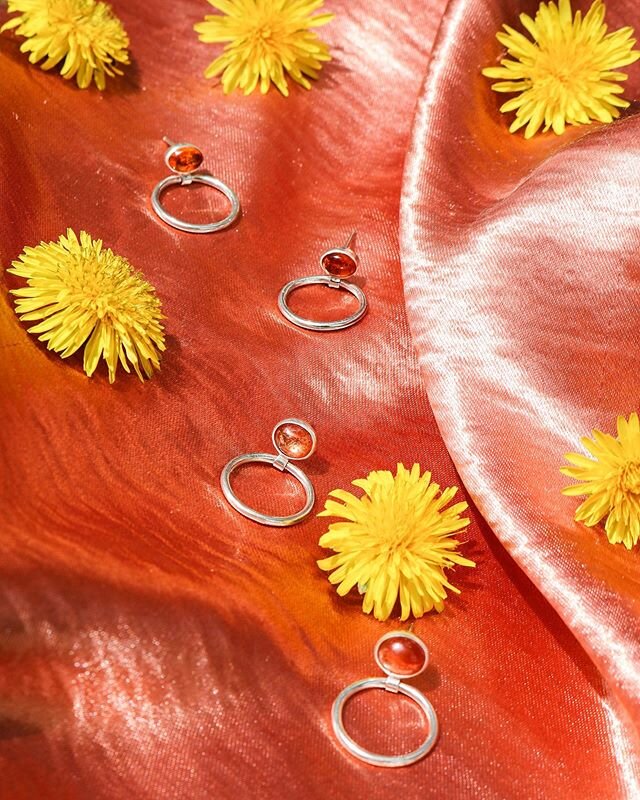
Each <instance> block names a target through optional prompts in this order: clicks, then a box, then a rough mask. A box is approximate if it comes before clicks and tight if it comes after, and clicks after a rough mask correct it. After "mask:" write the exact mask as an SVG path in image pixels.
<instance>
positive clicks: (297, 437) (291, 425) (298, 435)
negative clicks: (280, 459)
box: [273, 422, 313, 458]
mask: <svg viewBox="0 0 640 800" xmlns="http://www.w3.org/2000/svg"><path fill="white" fill-rule="evenodd" d="M273 441H274V442H275V445H276V447H277V448H278V450H279V451H280V452H281V453H284V455H285V456H287V457H288V458H306V457H307V456H308V455H311V452H312V450H313V436H312V435H311V433H310V432H309V431H308V430H306V428H303V427H302V425H298V424H297V423H295V422H285V423H283V424H282V425H278V427H277V428H276V429H275V431H274V432H273Z"/></svg>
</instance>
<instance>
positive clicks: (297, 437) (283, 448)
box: [220, 419, 317, 528]
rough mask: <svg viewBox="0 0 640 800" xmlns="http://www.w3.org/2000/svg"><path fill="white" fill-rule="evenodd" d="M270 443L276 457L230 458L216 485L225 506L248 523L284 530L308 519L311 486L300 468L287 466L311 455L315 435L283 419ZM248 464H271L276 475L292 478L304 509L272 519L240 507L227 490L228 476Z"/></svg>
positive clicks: (305, 426)
mask: <svg viewBox="0 0 640 800" xmlns="http://www.w3.org/2000/svg"><path fill="white" fill-rule="evenodd" d="M271 439H272V441H273V444H274V446H275V448H276V450H277V451H278V452H277V455H272V454H271V453H247V454H246V455H243V456H236V458H232V459H231V461H229V463H228V464H227V465H226V466H225V468H224V469H223V470H222V475H221V476H220V484H221V486H222V493H223V494H224V496H225V498H226V499H227V502H228V503H229V504H230V505H231V506H233V508H235V510H236V511H238V512H240V514H242V515H243V516H245V517H248V519H252V520H253V521H254V522H259V523H260V524H261V525H271V526H273V527H276V528H286V527H288V526H289V525H295V524H296V522H300V521H301V520H303V519H304V518H305V517H308V516H309V514H310V513H311V510H312V509H313V504H314V503H315V501H316V495H315V491H314V489H313V484H312V483H311V481H310V480H309V478H307V476H306V475H305V473H304V472H303V471H302V470H301V469H300V467H298V466H296V465H295V464H291V463H290V462H291V461H303V460H305V459H307V458H309V457H310V456H311V455H313V453H314V452H315V449H316V441H317V440H316V433H315V431H314V430H313V428H312V427H311V425H309V423H308V422H303V421H302V420H300V419H283V420H282V422H279V423H278V424H277V425H276V427H275V428H274V429H273V433H272V434H271ZM252 463H261V464H271V466H273V467H275V468H276V469H278V470H280V472H288V473H289V474H290V475H293V477H294V478H295V479H296V480H297V481H298V483H300V484H301V485H302V488H303V489H304V491H305V495H306V502H305V504H304V507H303V508H302V509H301V510H300V511H297V512H296V513H295V514H291V515H290V516H288V517H273V516H270V515H269V514H262V513H261V512H260V511H256V510H255V509H254V508H251V506H248V505H246V504H245V503H243V502H242V500H240V498H239V497H237V495H236V494H235V493H234V491H233V489H232V488H231V475H232V473H233V472H234V470H236V469H237V468H238V467H240V466H241V465H243V464H252Z"/></svg>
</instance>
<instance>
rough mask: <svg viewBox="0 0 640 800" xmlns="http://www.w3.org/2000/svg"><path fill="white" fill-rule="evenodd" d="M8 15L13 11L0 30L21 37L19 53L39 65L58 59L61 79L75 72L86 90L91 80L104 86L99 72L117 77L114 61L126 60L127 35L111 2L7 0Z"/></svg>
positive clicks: (52, 63) (52, 64)
mask: <svg viewBox="0 0 640 800" xmlns="http://www.w3.org/2000/svg"><path fill="white" fill-rule="evenodd" d="M8 10H9V12H10V13H14V14H19V16H17V17H13V18H12V19H10V20H9V21H8V22H6V23H5V24H4V25H3V26H2V28H0V30H3V31H5V30H8V29H10V28H15V30H16V33H17V34H18V35H19V36H25V37H26V41H24V42H23V43H22V45H21V47H20V50H21V52H23V53H29V61H30V62H31V63H32V64H36V63H37V62H38V61H42V59H45V61H44V63H42V64H41V65H40V66H41V68H42V69H52V68H53V67H55V66H57V65H58V64H59V63H60V62H61V61H63V64H62V67H61V68H60V74H61V75H62V77H63V78H67V79H71V78H73V77H74V76H75V78H76V81H77V83H78V86H79V87H80V88H81V89H86V88H87V87H88V86H90V85H91V81H92V80H94V81H95V83H96V86H97V87H98V89H104V87H105V76H106V75H109V76H111V77H113V76H114V75H122V71H121V70H120V69H118V67H117V64H128V63H129V53H128V52H127V48H128V47H129V37H128V36H127V33H126V31H125V29H124V28H123V27H122V23H121V22H120V20H119V19H118V17H116V15H115V14H114V13H113V10H112V9H111V6H109V5H108V4H107V3H102V2H97V0H9V3H8Z"/></svg>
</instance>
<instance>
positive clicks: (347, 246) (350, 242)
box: [344, 231, 357, 250]
mask: <svg viewBox="0 0 640 800" xmlns="http://www.w3.org/2000/svg"><path fill="white" fill-rule="evenodd" d="M356 233H357V231H352V232H351V235H350V236H349V239H348V240H347V243H346V244H345V246H344V249H345V250H350V249H351V245H352V244H353V240H354V239H355V238H356Z"/></svg>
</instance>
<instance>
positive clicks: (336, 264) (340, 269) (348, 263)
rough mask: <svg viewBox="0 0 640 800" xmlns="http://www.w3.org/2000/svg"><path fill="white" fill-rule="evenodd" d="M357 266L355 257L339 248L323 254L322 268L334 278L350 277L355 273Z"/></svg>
mask: <svg viewBox="0 0 640 800" xmlns="http://www.w3.org/2000/svg"><path fill="white" fill-rule="evenodd" d="M357 266H358V264H357V263H356V260H355V258H353V257H352V256H350V255H348V254H347V253H340V252H339V251H337V250H334V251H329V252H328V253H325V255H324V256H322V268H323V269H324V270H325V271H326V272H328V273H329V275H332V276H333V277H334V278H348V277H349V276H350V275H353V273H354V272H355V271H356V268H357Z"/></svg>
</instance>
